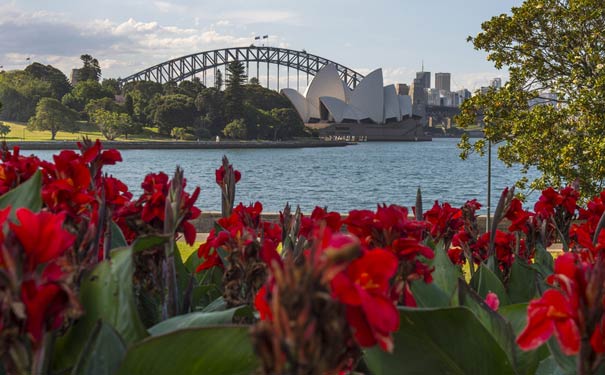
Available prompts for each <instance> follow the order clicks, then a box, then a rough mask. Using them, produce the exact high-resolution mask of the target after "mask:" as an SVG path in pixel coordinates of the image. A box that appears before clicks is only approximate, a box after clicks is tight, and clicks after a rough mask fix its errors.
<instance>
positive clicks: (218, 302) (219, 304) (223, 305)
mask: <svg viewBox="0 0 605 375" xmlns="http://www.w3.org/2000/svg"><path fill="white" fill-rule="evenodd" d="M226 309H227V301H225V299H224V298H223V297H222V296H221V297H218V298H217V299H215V300H214V301H212V302H211V303H210V304H209V305H208V306H206V307H205V308H204V309H203V310H202V312H214V311H224V310H226Z"/></svg>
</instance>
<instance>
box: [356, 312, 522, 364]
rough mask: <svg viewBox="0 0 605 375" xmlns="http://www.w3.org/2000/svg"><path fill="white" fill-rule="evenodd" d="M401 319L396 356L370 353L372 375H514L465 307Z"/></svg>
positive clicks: (405, 315) (404, 315)
mask: <svg viewBox="0 0 605 375" xmlns="http://www.w3.org/2000/svg"><path fill="white" fill-rule="evenodd" d="M399 313H400V327H399V331H397V332H396V333H395V334H394V340H395V349H394V352H393V354H389V353H385V352H384V351H382V350H380V349H378V348H372V349H370V350H368V351H367V352H366V361H367V363H368V366H369V368H370V370H371V371H372V373H373V374H375V375H382V374H461V375H462V374H490V375H505V374H506V375H512V374H515V371H514V369H513V367H512V363H511V362H510V360H509V359H508V357H507V355H506V353H505V352H504V351H503V350H502V348H501V347H500V346H499V345H498V343H497V342H496V340H495V339H494V337H493V336H492V335H491V334H490V333H489V332H488V331H487V330H486V329H485V327H484V326H483V325H482V324H481V322H480V321H479V320H478V319H477V317H476V316H475V315H474V314H473V313H472V312H471V311H470V310H469V309H467V308H466V307H449V308H440V309H410V308H399Z"/></svg>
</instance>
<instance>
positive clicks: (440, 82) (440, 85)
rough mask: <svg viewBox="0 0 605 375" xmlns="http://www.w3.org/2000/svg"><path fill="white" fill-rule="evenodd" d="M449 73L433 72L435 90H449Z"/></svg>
mask: <svg viewBox="0 0 605 375" xmlns="http://www.w3.org/2000/svg"><path fill="white" fill-rule="evenodd" d="M450 80H451V74H450V73H435V88H436V89H437V90H445V91H448V92H449V91H450Z"/></svg>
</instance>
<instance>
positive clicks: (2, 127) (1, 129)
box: [0, 107, 11, 140]
mask: <svg viewBox="0 0 605 375" xmlns="http://www.w3.org/2000/svg"><path fill="white" fill-rule="evenodd" d="M0 108H1V107H0ZM10 132H11V127H10V125H6V124H5V123H3V122H2V121H0V135H1V136H2V138H3V139H5V140H6V136H7V135H8V133H10Z"/></svg>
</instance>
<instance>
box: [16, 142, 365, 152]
mask: <svg viewBox="0 0 605 375" xmlns="http://www.w3.org/2000/svg"><path fill="white" fill-rule="evenodd" d="M102 142H103V147H104V148H105V149H108V148H115V149H118V150H156V149H157V150H211V149H214V150H217V149H218V150H220V149H255V148H257V149H260V148H309V147H344V146H349V145H354V144H355V143H352V142H344V141H343V142H337V141H322V140H296V141H275V142H274V141H241V142H238V141H220V142H211V141H203V142H202V141H200V142H191V141H174V142H172V141H168V142H166V141H153V142H151V141H150V142H120V141H102ZM6 144H7V145H8V147H9V148H12V147H13V146H19V147H20V148H21V149H22V150H75V149H77V148H78V147H77V144H76V141H49V142H32V141H10V142H6Z"/></svg>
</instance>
